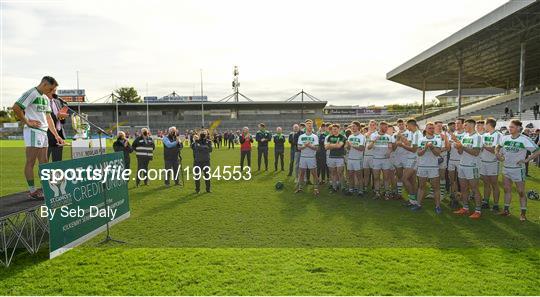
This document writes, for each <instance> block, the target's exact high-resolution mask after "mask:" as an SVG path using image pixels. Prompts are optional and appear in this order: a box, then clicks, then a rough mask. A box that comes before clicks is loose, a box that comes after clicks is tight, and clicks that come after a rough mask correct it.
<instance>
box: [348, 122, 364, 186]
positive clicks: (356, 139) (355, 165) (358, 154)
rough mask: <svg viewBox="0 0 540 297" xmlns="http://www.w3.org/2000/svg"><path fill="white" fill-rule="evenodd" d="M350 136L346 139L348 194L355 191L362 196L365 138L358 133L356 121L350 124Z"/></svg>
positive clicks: (358, 125) (358, 128)
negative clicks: (347, 150) (347, 151)
mask: <svg viewBox="0 0 540 297" xmlns="http://www.w3.org/2000/svg"><path fill="white" fill-rule="evenodd" d="M351 131H352V133H351V135H350V136H349V138H348V139H347V148H348V149H349V157H348V158H347V170H348V173H349V193H350V194H353V193H354V192H355V191H356V192H357V193H358V195H359V196H360V195H363V194H364V192H363V185H364V181H363V178H362V168H363V167H362V161H363V159H364V149H365V146H366V137H365V136H364V135H362V133H360V123H359V122H357V121H354V122H352V124H351Z"/></svg>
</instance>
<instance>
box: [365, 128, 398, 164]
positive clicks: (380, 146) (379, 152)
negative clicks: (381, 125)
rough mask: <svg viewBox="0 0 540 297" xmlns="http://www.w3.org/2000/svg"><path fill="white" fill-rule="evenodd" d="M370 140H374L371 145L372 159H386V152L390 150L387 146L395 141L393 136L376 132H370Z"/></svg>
mask: <svg viewBox="0 0 540 297" xmlns="http://www.w3.org/2000/svg"><path fill="white" fill-rule="evenodd" d="M370 140H371V141H372V142H375V145H374V146H373V159H387V158H388V156H387V154H388V153H389V152H390V148H389V147H388V146H389V145H390V144H392V143H395V142H396V140H395V138H394V136H392V135H388V134H380V133H378V132H375V133H373V134H371V136H370Z"/></svg>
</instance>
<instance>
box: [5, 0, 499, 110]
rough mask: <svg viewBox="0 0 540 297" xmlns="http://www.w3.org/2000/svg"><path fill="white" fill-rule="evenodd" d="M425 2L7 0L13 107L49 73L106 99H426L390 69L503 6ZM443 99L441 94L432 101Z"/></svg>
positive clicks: (8, 98) (487, 0)
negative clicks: (126, 95)
mask: <svg viewBox="0 0 540 297" xmlns="http://www.w3.org/2000/svg"><path fill="white" fill-rule="evenodd" d="M504 2H505V0H477V1H467V0H456V1H452V2H440V1H428V0H415V1H392V2H389V1H346V0H343V1H338V2H327V1H324V2H323V1H307V0H299V1H284V0H276V1H271V2H259V1H257V2H255V1H247V0H240V1H234V2H230V1H210V0H203V1H165V0H162V1H142V0H135V1H127V0H119V1H102V0H96V1H67V0H65V1H43V2H38V1H28V2H26V1H21V2H11V1H10V2H8V3H4V2H2V4H1V5H2V15H3V18H2V24H1V25H2V26H1V30H2V34H3V39H2V57H1V60H2V61H1V62H2V66H1V67H2V78H1V81H2V90H1V92H0V95H1V97H2V105H11V104H12V103H13V101H14V100H15V99H16V98H17V97H18V96H19V95H20V94H21V93H23V92H24V91H25V90H27V89H29V88H31V87H32V86H34V85H35V84H36V83H37V81H38V80H39V78H40V77H41V76H43V75H44V74H50V75H53V76H55V77H56V78H57V80H58V81H59V82H60V87H61V88H75V87H76V72H77V71H79V77H80V86H81V88H84V89H86V93H87V95H88V96H89V99H91V100H93V99H97V98H100V97H102V96H104V95H106V94H108V93H110V92H111V91H112V90H113V89H115V88H118V87H121V86H134V87H135V88H136V89H137V90H139V92H140V93H141V95H146V90H147V88H146V86H147V85H148V93H149V94H150V95H157V96H161V95H165V94H168V93H171V92H172V91H176V92H178V93H179V94H183V95H192V94H199V92H200V91H199V89H200V86H199V80H200V69H203V79H204V92H205V95H208V96H209V98H210V99H211V100H219V99H221V98H223V97H225V96H227V95H228V94H230V93H232V89H231V81H232V68H233V66H234V65H238V66H239V67H240V82H241V92H242V93H244V94H245V95H246V96H248V97H250V98H252V99H254V100H284V99H287V98H289V97H290V96H292V95H293V94H295V93H297V92H299V91H300V90H301V89H304V90H306V91H308V92H310V93H312V94H313V95H314V96H316V97H318V98H321V99H325V100H328V101H330V102H331V103H332V104H348V105H357V104H359V105H362V104H367V103H371V104H375V103H377V104H378V103H379V102H380V103H381V104H385V103H391V102H395V101H396V100H399V102H406V101H408V102H412V101H418V100H420V99H421V98H420V97H421V93H420V92H418V91H416V90H412V89H410V88H408V87H405V86H401V85H399V84H396V83H393V82H389V81H387V80H386V79H385V74H386V72H388V71H389V70H391V69H393V68H395V67H397V66H398V65H400V64H402V63H403V62H405V61H407V60H408V59H410V58H411V57H413V56H415V55H416V54H418V53H420V52H421V51H423V50H425V49H426V48H428V47H430V46H432V45H433V44H435V43H436V42H438V41H440V40H442V39H443V38H445V37H447V36H448V35H450V34H452V33H454V32H455V31H457V30H459V29H460V28H462V27H464V26H465V25H467V24H469V23H470V22H472V21H474V20H476V19H478V18H479V17H481V16H483V15H484V14H486V13H488V12H489V11H491V10H493V9H494V8H496V7H497V6H498V5H500V4H502V3H504ZM429 96H432V94H429Z"/></svg>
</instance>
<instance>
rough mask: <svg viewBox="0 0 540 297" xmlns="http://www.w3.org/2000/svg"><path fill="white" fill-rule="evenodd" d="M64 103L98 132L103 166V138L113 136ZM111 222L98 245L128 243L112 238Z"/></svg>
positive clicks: (102, 189)
mask: <svg viewBox="0 0 540 297" xmlns="http://www.w3.org/2000/svg"><path fill="white" fill-rule="evenodd" d="M62 103H63V105H64V106H65V107H67V109H68V110H69V111H70V112H68V114H69V113H71V114H75V115H78V116H79V118H80V119H82V120H83V121H85V122H86V123H87V124H89V125H90V126H91V127H93V128H94V129H96V130H97V133H98V137H99V155H100V156H101V164H102V166H103V164H104V161H105V160H104V157H103V156H104V151H105V148H104V147H103V142H102V136H103V135H106V136H109V137H111V136H112V135H111V134H110V133H108V132H107V131H105V130H103V129H102V128H101V127H99V126H98V125H96V124H94V123H92V122H90V121H89V120H88V119H86V118H85V117H83V116H81V114H80V113H78V112H77V111H75V110H73V109H72V108H71V107H69V106H68V105H67V103H66V102H65V101H63V100H62ZM100 185H101V192H102V193H103V203H104V206H105V209H108V208H109V205H108V203H107V191H105V189H104V183H102V182H100ZM110 221H111V220H109V219H108V218H107V223H106V226H107V227H106V228H107V233H106V236H105V239H103V240H102V241H100V242H99V243H98V245H102V244H105V243H109V242H116V243H126V242H125V241H121V240H117V239H114V238H112V237H111V233H110V226H109V222H110Z"/></svg>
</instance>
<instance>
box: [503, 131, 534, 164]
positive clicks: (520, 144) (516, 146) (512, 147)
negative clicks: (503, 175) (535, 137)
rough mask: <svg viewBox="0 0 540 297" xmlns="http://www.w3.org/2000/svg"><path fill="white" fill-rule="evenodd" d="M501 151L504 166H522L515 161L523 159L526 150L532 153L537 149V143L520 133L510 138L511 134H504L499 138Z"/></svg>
mask: <svg viewBox="0 0 540 297" xmlns="http://www.w3.org/2000/svg"><path fill="white" fill-rule="evenodd" d="M500 146H501V150H500V151H501V153H502V154H503V156H504V163H503V165H504V167H505V168H522V167H524V165H520V164H518V163H517V162H518V161H521V160H525V157H526V156H527V151H529V152H531V153H534V152H536V151H537V150H538V145H536V143H534V142H533V141H532V140H531V139H530V138H529V137H527V136H525V135H523V134H520V135H519V136H518V137H517V138H512V135H504V136H503V137H502V139H501V143H500Z"/></svg>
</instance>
